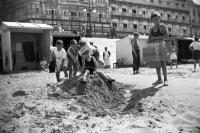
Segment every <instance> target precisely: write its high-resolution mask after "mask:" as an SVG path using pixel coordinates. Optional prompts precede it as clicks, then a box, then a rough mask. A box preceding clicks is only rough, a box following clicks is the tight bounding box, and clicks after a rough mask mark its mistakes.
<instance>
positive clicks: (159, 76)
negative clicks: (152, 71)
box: [156, 67, 162, 81]
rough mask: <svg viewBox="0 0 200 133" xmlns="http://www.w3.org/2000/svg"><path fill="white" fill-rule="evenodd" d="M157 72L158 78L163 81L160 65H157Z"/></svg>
mask: <svg viewBox="0 0 200 133" xmlns="http://www.w3.org/2000/svg"><path fill="white" fill-rule="evenodd" d="M156 73H157V77H158V80H159V81H162V78H161V70H160V67H157V68H156Z"/></svg>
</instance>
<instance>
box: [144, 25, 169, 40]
mask: <svg viewBox="0 0 200 133" xmlns="http://www.w3.org/2000/svg"><path fill="white" fill-rule="evenodd" d="M160 31H161V32H162V33H163V35H162V36H157V37H152V35H151V32H152V29H151V30H150V34H149V38H148V41H147V43H150V42H153V41H161V40H164V39H165V38H167V37H168V33H167V29H166V27H165V25H160Z"/></svg>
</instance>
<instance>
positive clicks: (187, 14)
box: [0, 0, 200, 37]
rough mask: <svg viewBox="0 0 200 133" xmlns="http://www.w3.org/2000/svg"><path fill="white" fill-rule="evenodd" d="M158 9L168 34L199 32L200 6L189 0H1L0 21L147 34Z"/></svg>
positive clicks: (101, 33)
mask: <svg viewBox="0 0 200 133" xmlns="http://www.w3.org/2000/svg"><path fill="white" fill-rule="evenodd" d="M154 11H159V12H160V13H161V21H162V23H164V24H165V25H166V27H167V30H168V32H169V34H170V35H172V36H180V37H182V36H190V37H192V36H195V35H198V36H200V6H199V5H196V4H194V3H193V2H192V0H15V1H13V0H1V1H0V21H19V22H35V23H45V24H50V25H53V26H58V25H60V26H61V27H62V28H63V30H64V31H67V32H70V33H71V32H73V31H77V32H78V33H80V32H81V31H83V29H84V28H86V29H88V30H89V31H92V32H91V34H92V35H93V36H106V35H107V34H108V33H109V32H110V29H111V28H113V27H114V28H115V31H116V33H117V35H118V36H119V37H123V36H126V35H127V34H132V33H133V32H135V31H137V32H139V33H141V34H148V33H149V29H150V28H151V27H152V25H153V23H152V20H151V19H150V16H151V13H152V12H154Z"/></svg>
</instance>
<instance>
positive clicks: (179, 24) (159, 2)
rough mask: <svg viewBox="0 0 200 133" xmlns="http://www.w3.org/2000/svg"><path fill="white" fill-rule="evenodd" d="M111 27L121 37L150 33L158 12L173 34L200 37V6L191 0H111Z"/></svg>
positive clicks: (169, 31)
mask: <svg viewBox="0 0 200 133" xmlns="http://www.w3.org/2000/svg"><path fill="white" fill-rule="evenodd" d="M109 11H110V13H111V18H112V19H111V27H114V28H115V31H116V32H117V35H118V36H125V35H127V34H132V33H133V32H139V33H141V34H147V35H148V33H149V29H150V28H151V27H152V25H153V22H152V20H151V13H152V12H155V11H158V12H160V14H161V22H162V23H164V24H165V25H166V28H167V30H168V33H169V34H170V35H172V36H179V37H183V36H190V37H192V36H195V35H197V36H200V6H199V5H196V4H194V3H193V2H192V1H190V0H110V9H109Z"/></svg>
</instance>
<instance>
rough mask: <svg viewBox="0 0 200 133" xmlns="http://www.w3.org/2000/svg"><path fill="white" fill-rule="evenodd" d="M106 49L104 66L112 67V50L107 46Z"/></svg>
mask: <svg viewBox="0 0 200 133" xmlns="http://www.w3.org/2000/svg"><path fill="white" fill-rule="evenodd" d="M104 49H105V51H104V52H103V60H104V68H105V69H106V68H110V51H109V50H108V48H107V47H105V48H104Z"/></svg>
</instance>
